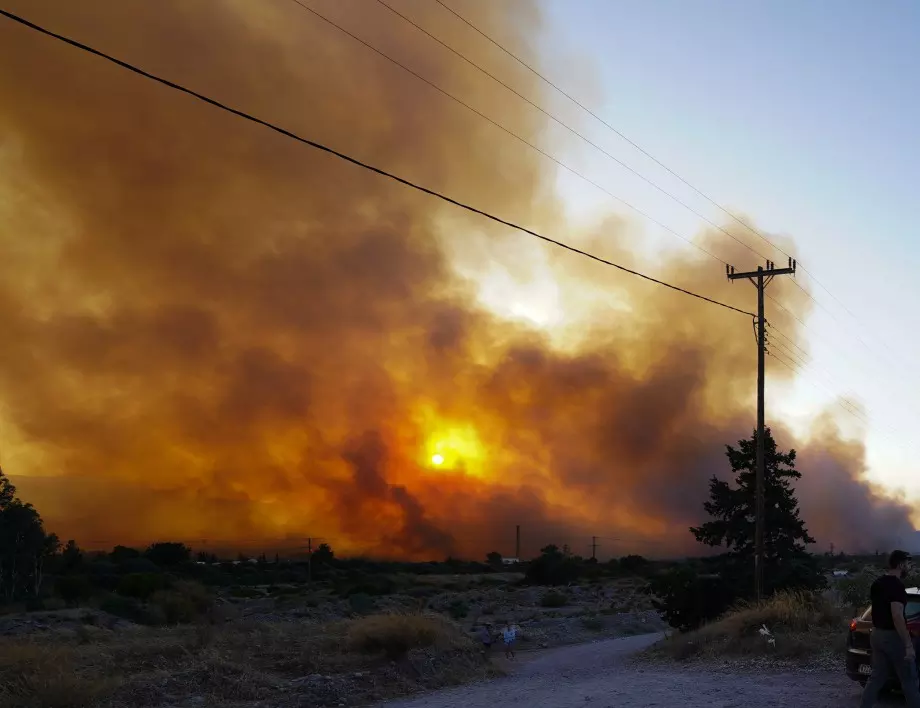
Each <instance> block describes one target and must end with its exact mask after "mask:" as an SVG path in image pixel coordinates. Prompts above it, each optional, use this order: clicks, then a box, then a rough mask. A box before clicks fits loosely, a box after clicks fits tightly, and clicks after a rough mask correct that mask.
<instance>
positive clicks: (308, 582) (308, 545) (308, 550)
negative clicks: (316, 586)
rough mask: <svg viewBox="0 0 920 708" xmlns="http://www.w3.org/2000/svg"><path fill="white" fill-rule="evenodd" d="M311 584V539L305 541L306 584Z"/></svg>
mask: <svg viewBox="0 0 920 708" xmlns="http://www.w3.org/2000/svg"><path fill="white" fill-rule="evenodd" d="M312 582H313V539H312V538H308V539H307V584H310V583H312Z"/></svg>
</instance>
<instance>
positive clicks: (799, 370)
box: [767, 351, 870, 426]
mask: <svg viewBox="0 0 920 708" xmlns="http://www.w3.org/2000/svg"><path fill="white" fill-rule="evenodd" d="M767 355H768V356H770V357H771V358H772V359H774V360H775V361H777V362H779V363H780V364H782V365H783V366H785V367H786V368H787V369H789V370H790V371H791V372H792V373H794V374H798V375H800V376H802V378H803V379H804V380H805V381H806V382H808V383H809V384H810V385H811V386H815V385H816V384H815V382H814V381H809V380H808V377H806V376H804V374H805V373H806V372H805V370H804V367H803V366H802V365H801V364H799V363H798V362H795V360H794V359H791V357H790V359H791V360H790V361H787V360H786V358H785V357H784V356H780V355H779V354H777V352H775V351H767ZM786 356H788V355H786ZM819 387H820V388H821V389H822V390H823V391H824V392H825V393H828V394H829V395H831V396H834V402H835V403H836V404H837V405H838V406H840V408H842V409H843V410H844V411H846V412H847V413H849V414H850V415H851V416H853V417H854V418H856V419H857V420H859V421H860V422H861V423H863V424H865V425H867V426H868V425H870V421H869V419H868V418H867V417H866V416H864V415H862V414H861V413H859V412H858V410H857V409H856V408H855V406H854V407H852V408H851V407H850V406H853V404H852V403H850V402H849V401H848V400H847V399H841V398H839V397H837V396H836V395H835V394H834V393H833V392H832V391H830V390H829V389H828V388H826V387H825V386H823V385H820V386H819ZM844 402H846V403H847V404H849V405H844Z"/></svg>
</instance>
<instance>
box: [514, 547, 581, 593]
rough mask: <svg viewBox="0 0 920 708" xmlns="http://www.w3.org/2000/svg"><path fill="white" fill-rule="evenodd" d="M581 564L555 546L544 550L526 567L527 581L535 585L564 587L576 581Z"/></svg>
mask: <svg viewBox="0 0 920 708" xmlns="http://www.w3.org/2000/svg"><path fill="white" fill-rule="evenodd" d="M580 572H581V564H580V563H579V561H578V560H577V559H576V558H573V557H572V556H569V555H566V554H565V553H563V552H562V551H560V550H559V549H558V548H556V547H555V546H547V547H546V548H544V549H543V550H542V552H541V554H540V556H539V557H538V558H535V559H534V560H532V561H531V562H530V565H529V566H528V567H527V580H528V581H529V582H531V583H534V584H536V585H565V584H566V583H569V582H572V581H574V580H577V579H578V575H579V573H580Z"/></svg>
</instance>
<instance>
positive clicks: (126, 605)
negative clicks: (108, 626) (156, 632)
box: [99, 595, 163, 625]
mask: <svg viewBox="0 0 920 708" xmlns="http://www.w3.org/2000/svg"><path fill="white" fill-rule="evenodd" d="M99 609H100V610H102V611H103V612H107V613H108V614H110V615H114V616H115V617H121V618H122V619H126V620H129V621H130V622H136V623H137V624H147V625H156V624H162V623H163V622H162V617H160V616H159V615H156V614H154V613H152V612H151V611H150V609H149V608H147V607H146V606H144V604H143V603H141V602H140V601H139V600H137V599H135V598H133V597H123V596H121V595H109V596H108V597H106V598H105V599H104V600H103V601H102V602H101V603H100V604H99Z"/></svg>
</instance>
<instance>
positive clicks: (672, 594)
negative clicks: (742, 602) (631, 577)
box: [646, 566, 736, 632]
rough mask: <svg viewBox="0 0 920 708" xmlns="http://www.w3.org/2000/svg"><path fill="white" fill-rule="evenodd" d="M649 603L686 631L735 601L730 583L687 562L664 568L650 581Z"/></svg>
mask: <svg viewBox="0 0 920 708" xmlns="http://www.w3.org/2000/svg"><path fill="white" fill-rule="evenodd" d="M646 592H647V593H648V594H649V595H650V596H651V598H652V606H653V607H654V608H655V609H656V610H658V611H659V612H660V613H661V614H662V615H663V616H664V619H665V620H666V621H667V623H668V624H669V625H671V626H672V627H674V628H675V629H677V630H679V631H681V632H689V631H691V630H694V629H696V628H698V627H700V626H701V625H702V624H704V623H705V622H709V621H711V620H714V619H716V618H717V617H720V616H721V615H722V614H724V613H725V612H726V610H728V608H729V607H730V606H731V605H732V603H734V602H735V600H736V596H735V594H734V593H733V592H732V591H731V589H730V586H729V584H728V583H726V582H725V581H724V580H723V579H722V578H720V577H719V576H716V575H701V574H699V573H697V572H696V571H695V570H694V569H693V568H690V567H689V566H679V567H676V568H672V569H671V570H667V571H665V572H663V573H661V574H659V575H657V576H655V577H654V578H652V580H651V581H650V582H649V584H648V586H647V587H646Z"/></svg>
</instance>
